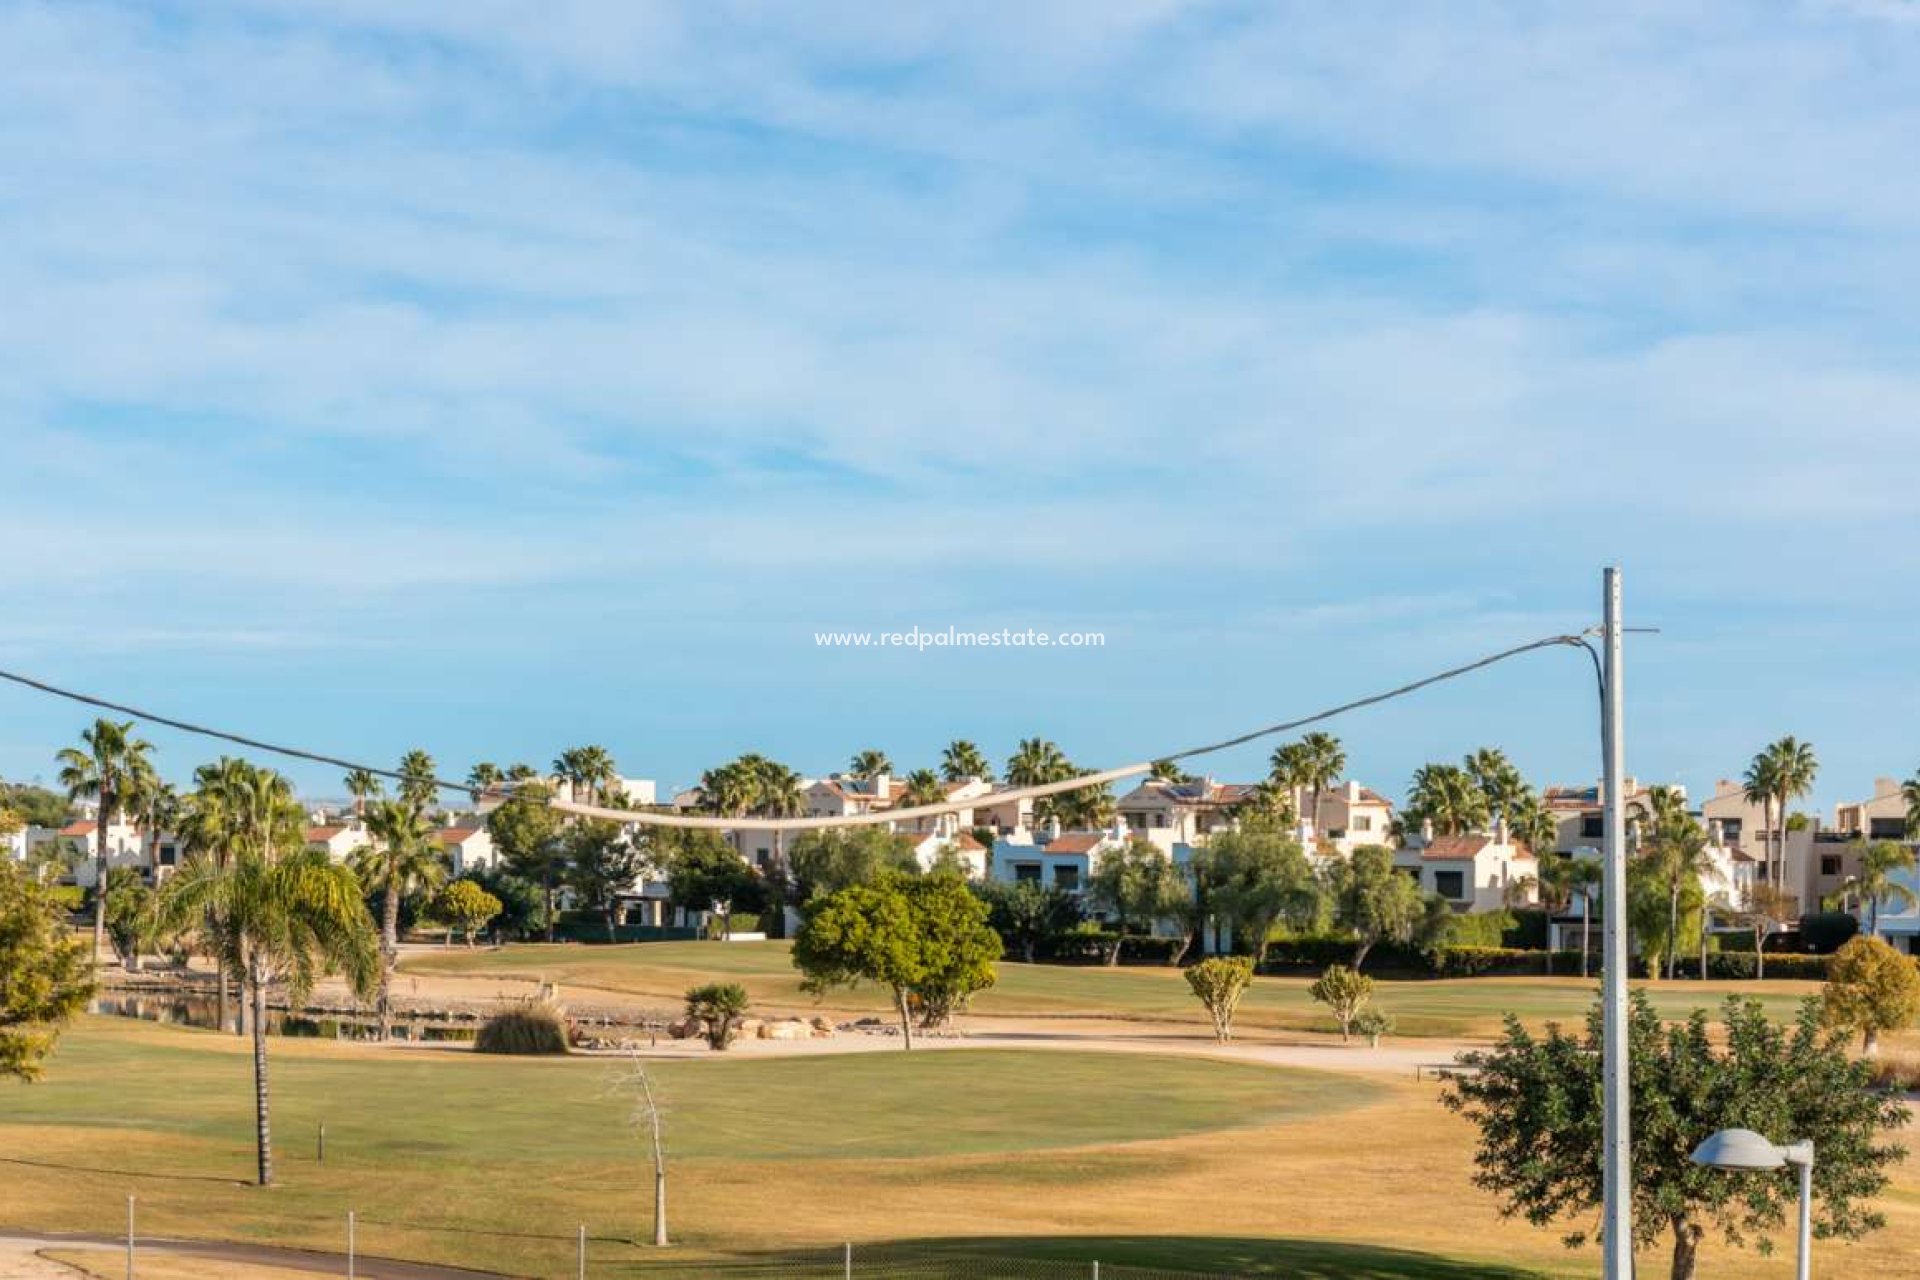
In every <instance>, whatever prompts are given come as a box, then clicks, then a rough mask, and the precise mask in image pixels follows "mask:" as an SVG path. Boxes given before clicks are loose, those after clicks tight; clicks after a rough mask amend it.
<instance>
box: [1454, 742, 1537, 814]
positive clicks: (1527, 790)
mask: <svg viewBox="0 0 1920 1280" xmlns="http://www.w3.org/2000/svg"><path fill="white" fill-rule="evenodd" d="M1461 764H1462V767H1463V768H1465V769H1466V771H1467V776H1468V777H1470V778H1472V779H1473V785H1474V786H1476V787H1478V788H1479V789H1480V794H1481V796H1482V797H1483V798H1484V800H1485V802H1486V812H1487V817H1488V818H1489V819H1492V818H1499V819H1500V820H1501V821H1502V822H1504V823H1506V824H1507V826H1508V827H1512V825H1513V820H1514V818H1515V817H1516V816H1517V815H1518V814H1519V812H1520V810H1521V809H1522V807H1524V806H1525V804H1526V800H1527V797H1528V796H1529V795H1531V794H1532V793H1533V788H1531V787H1529V786H1528V785H1527V782H1526V779H1525V778H1523V777H1521V776H1520V770H1519V769H1517V768H1515V767H1514V764H1513V762H1512V761H1511V760H1509V759H1507V753H1506V752H1504V751H1502V750H1500V748H1498V747H1481V748H1480V749H1479V750H1478V751H1475V752H1474V753H1473V754H1471V755H1469V756H1468V757H1467V758H1466V759H1465V760H1464V761H1462V762H1461Z"/></svg>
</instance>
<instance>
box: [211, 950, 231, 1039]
mask: <svg viewBox="0 0 1920 1280" xmlns="http://www.w3.org/2000/svg"><path fill="white" fill-rule="evenodd" d="M213 983H214V993H215V994H214V997H213V1025H214V1027H215V1029H217V1030H220V1031H225V1030H226V1029H227V1014H228V1013H229V1012H230V1011H231V1010H232V1007H233V1000H232V994H231V993H230V992H229V991H228V989H227V986H228V984H227V956H226V953H225V952H224V951H222V952H221V953H220V954H219V955H217V956H215V957H214V961H213Z"/></svg>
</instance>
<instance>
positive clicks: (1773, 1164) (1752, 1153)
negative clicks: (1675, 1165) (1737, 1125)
mask: <svg viewBox="0 0 1920 1280" xmlns="http://www.w3.org/2000/svg"><path fill="white" fill-rule="evenodd" d="M1693 1162H1694V1163H1695V1164H1700V1165H1708V1166H1711V1167H1712V1168H1715V1169H1778V1168H1780V1167H1781V1166H1782V1165H1784V1164H1786V1163H1787V1153H1786V1152H1785V1151H1783V1150H1782V1149H1781V1148H1779V1147H1777V1146H1775V1145H1774V1144H1773V1143H1771V1142H1769V1141H1767V1140H1766V1139H1765V1138H1763V1137H1761V1136H1760V1135H1759V1134H1757V1133H1755V1132H1754V1131H1753V1130H1751V1129H1722V1130H1721V1131H1720V1132H1718V1133H1716V1134H1714V1135H1713V1136H1712V1137H1710V1138H1708V1139H1707V1140H1706V1141H1705V1142H1703V1143H1701V1144H1700V1145H1699V1146H1698V1147H1696V1148H1695V1149H1694V1152H1693Z"/></svg>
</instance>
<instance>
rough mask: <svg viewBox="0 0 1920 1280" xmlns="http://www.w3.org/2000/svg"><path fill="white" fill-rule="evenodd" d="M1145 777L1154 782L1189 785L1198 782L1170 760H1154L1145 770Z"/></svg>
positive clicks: (1197, 778)
mask: <svg viewBox="0 0 1920 1280" xmlns="http://www.w3.org/2000/svg"><path fill="white" fill-rule="evenodd" d="M1147 776H1148V777H1149V778H1151V779H1153V780H1154V781H1155V782H1172V783H1191V782H1198V781H1200V779H1199V777H1198V776H1197V775H1195V774H1191V773H1188V772H1187V771H1186V770H1185V769H1182V768H1181V767H1180V766H1179V765H1178V764H1177V763H1175V762H1174V761H1172V760H1155V761H1154V762H1153V765H1152V767H1151V768H1149V769H1148V770H1147Z"/></svg>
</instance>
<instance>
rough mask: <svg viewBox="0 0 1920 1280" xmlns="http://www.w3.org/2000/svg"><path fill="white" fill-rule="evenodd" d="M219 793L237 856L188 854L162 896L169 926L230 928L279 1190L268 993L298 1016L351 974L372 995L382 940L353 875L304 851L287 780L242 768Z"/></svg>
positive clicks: (268, 1155)
mask: <svg viewBox="0 0 1920 1280" xmlns="http://www.w3.org/2000/svg"><path fill="white" fill-rule="evenodd" d="M218 785H220V786H221V787H223V788H225V789H226V790H228V791H229V792H230V793H231V794H229V795H227V796H225V797H224V798H223V805H222V808H221V810H220V811H221V812H222V813H223V814H225V815H226V816H227V818H228V820H230V821H231V822H232V823H233V824H234V835H235V839H234V840H233V841H232V847H233V848H234V850H235V854H234V856H233V857H232V859H231V861H229V862H228V863H227V864H226V865H224V866H222V865H218V864H216V862H215V861H214V860H213V859H211V858H209V857H207V856H206V855H204V854H197V853H196V854H193V855H190V856H189V857H188V858H187V860H186V862H185V863H184V864H182V866H181V867H180V868H179V869H178V870H177V871H176V872H175V873H174V874H173V876H172V877H171V878H169V879H168V881H167V883H166V885H165V887H164V888H163V889H162V890H161V893H160V915H161V922H162V924H163V926H165V927H169V928H178V927H182V926H190V925H193V924H195V923H197V922H199V921H201V920H203V919H206V918H208V917H209V916H212V917H214V918H217V919H219V920H220V921H222V935H223V936H222V942H223V945H225V946H226V947H227V948H229V958H230V959H231V960H232V961H233V962H234V963H235V964H236V967H237V968H238V969H239V972H240V975H241V980H242V982H243V983H244V985H245V990H246V995H247V999H248V1001H249V1003H250V1006H251V1010H252V1017H251V1019H250V1023H251V1031H252V1036H253V1081H254V1138H255V1151H256V1155H257V1167H258V1177H259V1181H260V1185H262V1186H267V1185H270V1184H271V1183H272V1182H273V1138H272V1124H271V1110H270V1106H269V1090H268V1076H267V993H268V991H269V989H270V988H272V987H273V986H276V985H282V984H284V986H285V987H286V990H287V998H288V1000H289V1002H290V1003H291V1004H293V1005H294V1006H295V1007H298V1006H299V1005H301V1004H303V1003H304V1002H305V1001H306V998H307V996H308V994H309V993H310V992H311V990H312V988H313V984H314V982H315V981H316V980H317V979H318V978H319V977H320V976H322V975H323V974H327V973H333V972H340V973H344V974H346V975H347V977H348V979H349V981H350V982H351V985H352V986H353V989H354V990H355V991H356V992H357V993H359V994H361V995H365V994H367V993H368V992H369V991H370V990H371V988H372V987H373V985H374V983H375V981H376V975H377V972H378V970H379V967H380V966H379V954H378V935H377V934H376V932H375V930H374V927H373V921H372V919H371V918H370V917H369V916H368V915H367V908H366V902H365V901H364V899H363V898H362V897H361V894H360V886H359V883H358V882H357V881H356V880H355V879H354V876H353V873H352V872H351V871H350V870H349V869H347V868H346V867H343V866H336V865H334V864H333V863H332V862H331V861H329V860H328V858H327V856H326V854H325V853H324V852H322V851H319V850H309V849H307V848H306V847H305V826H306V814H305V812H304V811H303V810H302V809H301V807H300V805H299V803H298V802H297V801H295V800H294V798H293V789H292V787H291V786H289V785H288V784H287V782H286V780H285V779H284V778H282V777H280V776H279V775H278V774H276V773H274V772H272V771H271V770H267V769H258V768H255V767H253V766H251V765H241V766H239V767H237V768H234V769H231V770H229V771H228V772H227V773H226V774H225V775H224V776H223V777H222V778H220V779H219V782H218Z"/></svg>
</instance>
